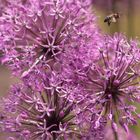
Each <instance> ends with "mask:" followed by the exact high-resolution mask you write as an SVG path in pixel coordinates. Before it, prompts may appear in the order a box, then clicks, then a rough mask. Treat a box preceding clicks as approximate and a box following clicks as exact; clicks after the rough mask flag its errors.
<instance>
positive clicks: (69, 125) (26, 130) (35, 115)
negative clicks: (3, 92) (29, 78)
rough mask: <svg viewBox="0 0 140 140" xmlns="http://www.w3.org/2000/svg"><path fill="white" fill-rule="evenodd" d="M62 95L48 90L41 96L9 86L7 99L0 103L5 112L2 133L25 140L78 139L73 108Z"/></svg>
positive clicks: (78, 130)
mask: <svg viewBox="0 0 140 140" xmlns="http://www.w3.org/2000/svg"><path fill="white" fill-rule="evenodd" d="M62 92H63V91H62V90H61V89H59V91H58V89H55V90H54V88H53V87H51V86H50V87H49V86H48V87H46V89H44V91H43V92H38V91H35V90H33V89H32V88H31V86H25V85H16V86H13V87H12V90H11V94H10V96H9V98H6V99H5V100H4V102H5V110H6V112H7V118H6V119H4V121H3V124H4V127H5V131H6V132H11V133H13V134H15V136H17V135H18V136H19V137H20V139H23V138H24V139H25V140H29V139H34V140H56V139H58V140H59V139H62V138H63V139H76V138H78V137H79V136H80V129H79V127H78V126H79V125H78V123H79V121H77V120H76V118H77V114H78V113H77V114H76V111H77V110H76V105H75V104H74V103H73V102H70V101H69V100H68V97H67V96H64V95H63V93H62Z"/></svg>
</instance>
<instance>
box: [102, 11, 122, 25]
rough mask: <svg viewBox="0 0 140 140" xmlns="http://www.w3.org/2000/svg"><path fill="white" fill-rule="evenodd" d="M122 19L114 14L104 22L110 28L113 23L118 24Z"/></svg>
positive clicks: (117, 14)
mask: <svg viewBox="0 0 140 140" xmlns="http://www.w3.org/2000/svg"><path fill="white" fill-rule="evenodd" d="M119 18H120V14H119V13H113V14H110V15H108V16H106V17H105V19H104V22H107V24H108V26H110V24H111V23H115V22H117V20H118V19H119Z"/></svg>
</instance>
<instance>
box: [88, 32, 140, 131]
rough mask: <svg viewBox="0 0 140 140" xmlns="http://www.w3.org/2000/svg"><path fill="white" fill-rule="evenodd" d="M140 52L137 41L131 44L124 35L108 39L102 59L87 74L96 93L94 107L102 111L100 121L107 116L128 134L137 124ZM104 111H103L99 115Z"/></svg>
mask: <svg viewBox="0 0 140 140" xmlns="http://www.w3.org/2000/svg"><path fill="white" fill-rule="evenodd" d="M139 56H140V50H139V48H137V45H136V42H135V41H130V43H129V42H128V41H127V39H126V38H125V37H124V36H123V35H120V34H115V35H114V36H113V37H105V43H104V47H102V48H99V59H98V60H97V61H96V62H95V63H93V65H92V66H91V67H90V69H89V71H88V72H87V79H88V86H87V87H88V90H89V91H91V92H92V94H91V96H92V100H91V104H90V105H89V106H90V107H91V106H92V107H93V108H94V109H95V110H96V109H97V110H98V113H99V117H98V119H97V121H96V125H95V127H98V126H99V125H100V119H101V118H102V117H103V116H106V117H107V118H108V119H109V120H110V121H111V123H112V128H113V129H114V131H117V126H116V123H117V122H119V124H120V125H121V126H122V127H124V129H125V130H126V131H127V130H128V128H127V126H128V125H129V124H136V118H137V117H139V115H138V114H137V113H136V107H135V106H133V105H129V103H133V102H135V101H139V99H140V95H139V94H140V92H139V76H140V71H139V68H140V59H139ZM99 110H100V111H99Z"/></svg>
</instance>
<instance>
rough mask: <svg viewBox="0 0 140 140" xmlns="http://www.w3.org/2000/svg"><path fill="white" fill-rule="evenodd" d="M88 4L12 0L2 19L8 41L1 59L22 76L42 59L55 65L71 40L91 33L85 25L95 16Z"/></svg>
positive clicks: (3, 32) (4, 35)
mask: <svg viewBox="0 0 140 140" xmlns="http://www.w3.org/2000/svg"><path fill="white" fill-rule="evenodd" d="M88 5H89V0H86V1H85V2H84V1H81V0H78V1H75V0H70V1H66V0H48V1H46V0H41V1H40V0H29V1H26V2H25V3H24V4H22V3H21V2H18V3H16V2H9V5H8V6H7V8H6V10H5V12H4V13H3V16H2V17H1V19H0V21H1V22H2V24H3V25H4V26H3V27H2V29H1V30H2V37H3V41H4V43H5V44H4V45H3V47H4V48H3V49H2V51H3V53H4V57H3V61H2V62H3V63H6V64H8V65H9V66H10V67H11V68H12V70H13V72H15V70H16V74H17V73H18V72H19V73H22V76H23V77H24V76H26V75H27V74H28V73H29V72H30V71H32V70H33V68H35V67H36V66H37V65H38V64H39V63H46V64H49V66H50V65H51V66H52V65H53V64H54V63H55V62H56V61H57V60H58V57H59V54H60V53H62V52H63V51H64V50H65V48H66V47H67V46H71V42H74V40H75V41H76V42H77V41H78V39H79V38H80V37H84V36H86V35H87V34H88V31H86V30H85V28H86V29H87V28H90V26H91V23H92V21H94V19H95V18H94V17H93V16H92V15H91V14H90V13H89V12H87V11H88V9H89V8H88ZM77 43H78V42H77ZM11 46H12V47H11ZM47 66H48V65H47ZM47 66H46V67H47ZM49 66H48V67H49ZM40 67H41V66H40Z"/></svg>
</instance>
